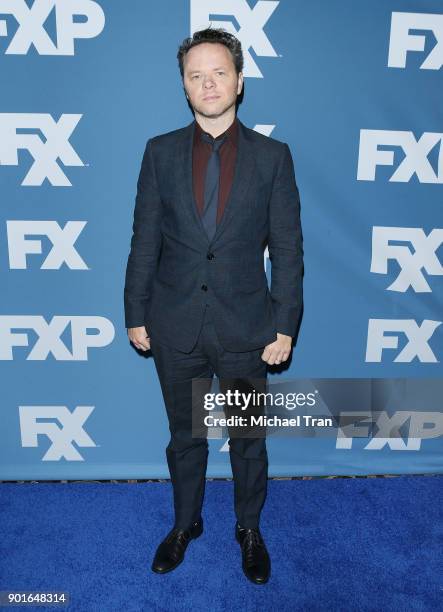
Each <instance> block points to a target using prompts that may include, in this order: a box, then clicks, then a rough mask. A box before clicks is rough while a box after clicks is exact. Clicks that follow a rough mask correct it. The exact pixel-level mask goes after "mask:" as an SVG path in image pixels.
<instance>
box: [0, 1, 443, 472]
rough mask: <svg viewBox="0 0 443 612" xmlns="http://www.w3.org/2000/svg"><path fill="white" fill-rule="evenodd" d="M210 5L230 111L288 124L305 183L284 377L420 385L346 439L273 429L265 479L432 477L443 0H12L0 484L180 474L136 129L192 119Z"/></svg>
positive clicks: (3, 39)
mask: <svg viewBox="0 0 443 612" xmlns="http://www.w3.org/2000/svg"><path fill="white" fill-rule="evenodd" d="M209 23H211V24H212V26H213V27H225V28H227V29H228V30H229V31H231V32H233V33H235V34H236V35H237V36H238V38H239V39H240V40H241V42H242V44H243V49H244V54H245V70H244V75H245V95H244V99H243V103H242V104H241V106H240V108H239V117H240V119H241V120H242V121H243V122H244V123H245V124H246V125H247V126H249V127H251V128H253V129H255V130H257V131H259V132H261V133H263V134H265V135H267V136H271V137H274V138H276V139H278V140H281V141H284V142H287V143H288V145H289V146H290V149H291V152H292V155H293V159H294V165H295V173H296V179H297V183H298V187H299V191H300V197H301V215H302V225H303V236H304V254H305V276H304V314H303V320H302V323H301V328H300V333H299V337H298V341H297V345H296V347H295V348H294V351H293V354H292V358H291V361H290V366H289V368H286V369H284V370H283V371H278V372H270V374H269V380H270V384H272V383H280V382H282V381H288V380H291V379H295V378H301V379H305V380H307V381H309V380H311V381H312V380H317V379H318V380H320V379H323V380H324V379H330V380H331V381H333V380H336V381H337V380H338V379H354V380H360V381H361V382H362V383H363V382H364V381H365V380H372V381H373V382H374V381H375V382H376V381H379V382H380V381H386V384H388V385H389V384H393V383H395V381H397V382H399V383H400V384H401V385H402V388H403V390H405V389H407V385H408V383H411V382H414V381H415V382H416V383H418V382H420V384H421V387H420V388H421V390H422V392H420V391H419V392H417V387H416V386H414V385H413V386H414V393H413V394H412V395H411V394H409V393H408V392H406V393H404V394H403V397H408V398H409V399H411V398H412V397H413V398H414V399H413V401H409V402H407V405H406V403H405V405H403V404H402V402H400V403H397V404H396V405H395V406H394V408H392V407H390V406H389V401H387V400H386V397H385V398H384V400H383V401H380V402H381V403H380V405H379V406H377V405H375V406H374V404H372V409H375V414H377V415H378V416H377V418H378V430H377V429H373V430H372V433H370V428H369V427H366V434H365V435H360V436H356V437H351V438H349V439H347V440H346V441H345V442H344V441H343V439H342V438H341V437H340V436H339V432H338V431H336V435H335V436H333V435H330V436H326V437H323V438H318V439H316V438H301V437H272V436H271V437H270V438H269V440H268V450H269V459H270V475H273V476H277V475H281V476H288V475H300V474H312V475H321V474H366V473H377V474H380V473H407V472H409V473H424V472H442V471H443V469H442V468H443V443H442V433H443V423H442V418H443V413H442V408H441V385H439V382H441V379H442V378H443V368H442V359H443V326H442V322H443V278H442V276H443V267H442V263H441V262H442V255H443V251H442V249H443V247H442V241H443V201H442V197H443V147H442V137H443V113H442V99H443V88H442V73H443V10H442V3H441V2H440V1H437V0H427V1H425V0H422V1H418V0H416V1H412V0H395V1H394V0H359V2H356V1H355V0H333V1H331V0H309V2H308V1H306V0H280V1H268V0H258V1H256V0H163V1H162V2H157V1H153V0H152V1H147V0H128V1H127V2H121V1H119V0H106V1H105V0H97V1H93V0H34V1H31V0H26V1H25V0H0V71H1V97H0V187H1V191H0V193H1V207H0V214H1V219H0V274H1V312H0V368H1V391H2V392H1V430H0V479H3V480H8V479H9V480H15V479H55V480H57V479H65V478H67V479H70V478H72V479H88V478H94V479H95V478H103V479H107V478H122V479H126V478H149V477H167V476H168V474H169V473H168V470H167V464H166V458H165V446H166V444H167V442H168V440H169V431H168V424H167V418H166V412H165V409H164V404H163V399H162V395H161V390H160V385H159V382H158V379H157V375H156V371H155V367H154V363H153V359H152V357H147V356H142V355H140V354H138V353H137V351H135V350H134V349H133V347H132V346H131V345H130V343H129V341H128V339H127V332H126V329H125V326H124V312H123V286H124V273H125V267H126V261H127V256H128V253H129V243H130V237H131V234H132V215H133V208H134V200H135V192H136V181H137V177H138V172H139V168H140V163H141V158H142V155H143V151H144V147H145V144H146V141H147V139H148V138H150V137H152V136H155V135H157V134H161V133H163V132H167V131H170V130H173V129H176V128H179V127H183V126H185V125H187V124H189V123H190V122H191V121H192V119H193V118H192V115H191V114H190V111H189V108H188V106H187V104H186V100H185V97H184V93H183V89H182V85H181V79H180V76H179V70H178V65H177V61H176V53H177V49H178V46H179V44H180V42H181V41H182V40H183V39H184V38H185V37H187V36H189V35H190V34H191V33H192V32H193V31H195V30H197V29H201V28H203V27H206V26H207V25H208V24H209ZM239 265H241V263H240V262H239ZM264 265H265V266H266V270H267V274H268V279H269V278H270V273H271V264H270V262H269V260H268V259H267V253H265V254H264ZM343 384H345V382H343ZM405 385H406V386H405ZM439 389H440V392H439V391H438V390H439ZM382 395H383V394H382ZM359 397H360V396H359V395H356V396H355V405H353V406H352V408H353V410H354V412H355V414H356V415H358V413H359V411H360V410H364V406H362V405H359V404H360V402H359ZM351 403H352V402H351ZM348 407H349V403H348ZM356 418H357V416H356ZM360 423H361V421H360ZM412 423H415V425H414V426H415V431H412ZM357 429H358V428H357V427H356V428H355V430H356V431H357ZM392 429H396V430H397V431H399V432H400V434H401V435H399V436H397V437H395V438H394V437H392V436H390V435H389V431H392ZM425 429H426V430H427V434H426V435H425V436H419V435H418V434H417V430H419V431H421V432H423V431H424V430H425ZM363 430H365V428H363ZM377 431H378V432H379V433H378V434H377ZM360 432H361V426H360ZM380 432H382V433H380ZM383 432H384V433H383ZM386 432H388V434H387V433H386ZM210 447H211V453H210V460H209V467H208V475H209V476H230V475H231V471H230V464H229V455H228V452H227V451H228V447H227V442H226V439H212V440H210Z"/></svg>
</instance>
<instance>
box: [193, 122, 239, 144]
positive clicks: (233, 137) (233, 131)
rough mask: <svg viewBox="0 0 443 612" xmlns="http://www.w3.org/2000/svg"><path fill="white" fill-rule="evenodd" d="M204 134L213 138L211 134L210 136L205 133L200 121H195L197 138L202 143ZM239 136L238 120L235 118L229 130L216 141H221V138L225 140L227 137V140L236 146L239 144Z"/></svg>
mask: <svg viewBox="0 0 443 612" xmlns="http://www.w3.org/2000/svg"><path fill="white" fill-rule="evenodd" d="M203 133H206V134H208V136H211V138H213V137H212V135H211V134H209V133H208V132H204V130H203V129H202V127H201V125H200V124H199V123H198V121H195V135H196V137H198V139H199V140H200V141H201V135H202V134H203ZM237 135H238V119H237V116H235V117H234V121H233V122H232V123H231V125H230V126H229V127H228V129H227V130H225V131H224V132H223V133H222V134H220V135H219V136H217V138H216V139H215V140H219V139H220V138H223V136H226V139H227V140H229V141H231V142H232V143H233V144H235V143H236V142H237Z"/></svg>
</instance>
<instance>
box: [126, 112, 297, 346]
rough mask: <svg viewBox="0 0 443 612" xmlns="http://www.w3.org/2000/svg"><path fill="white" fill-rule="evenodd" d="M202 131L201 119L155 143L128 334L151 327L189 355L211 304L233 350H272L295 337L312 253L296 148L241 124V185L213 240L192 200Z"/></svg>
mask: <svg viewBox="0 0 443 612" xmlns="http://www.w3.org/2000/svg"><path fill="white" fill-rule="evenodd" d="M194 129H195V121H193V122H192V123H190V124H189V125H188V126H187V127H184V128H181V129H178V130H174V131H172V132H168V133H166V134H162V135H160V136H156V137H154V138H151V139H149V140H148V142H147V144H146V148H145V151H144V155H143V160H142V163H141V169H140V174H139V178H138V182H137V195H136V200H135V208H134V218H133V226H132V229H133V234H132V238H131V248H130V253H129V256H128V262H127V267H126V277H125V288H124V306H125V324H126V327H138V326H143V325H145V326H146V328H147V330H148V335H149V336H151V337H152V338H153V339H154V340H155V339H158V340H159V341H160V342H163V343H165V344H168V345H170V346H173V347H175V348H177V349H178V350H180V351H183V352H189V351H191V350H192V348H193V347H194V345H195V343H196V341H197V337H198V334H199V331H200V327H201V323H202V316H203V311H204V308H205V305H206V302H208V303H210V305H211V313H212V317H213V320H214V325H215V328H216V332H217V335H218V338H219V341H220V342H221V344H222V345H223V346H224V348H225V349H226V350H229V351H234V352H241V351H250V350H254V349H257V348H260V347H263V346H265V345H266V344H269V343H271V342H273V341H274V340H276V339H277V332H280V333H282V334H287V335H290V336H294V335H295V332H296V329H297V324H298V320H299V317H300V314H301V307H302V274H303V248H302V231H301V225H300V200H299V192H298V188H297V185H296V181H295V175H294V166H293V161H292V156H291V152H290V150H289V147H288V145H287V144H286V143H283V142H280V141H278V140H275V139H274V138H270V137H267V136H264V135H262V134H259V133H258V132H255V131H254V130H252V129H249V128H247V127H246V126H245V125H244V124H243V123H241V122H240V121H239V131H238V145H237V146H238V149H237V159H236V166H235V172H234V178H233V183H232V187H231V191H230V194H229V197H228V200H227V202H226V207H225V211H224V214H223V216H222V218H221V221H220V222H219V223H218V225H217V230H216V233H215V235H214V237H213V239H212V240H211V241H210V240H209V238H208V237H207V234H206V232H205V229H204V227H203V224H202V222H201V219H200V216H199V214H198V211H197V207H196V203H195V199H194V194H193V184H192V144H193V136H194ZM266 245H267V246H268V250H269V258H270V260H271V263H272V268H271V287H270V290H269V288H268V283H267V278H266V273H265V268H264V249H265V247H266Z"/></svg>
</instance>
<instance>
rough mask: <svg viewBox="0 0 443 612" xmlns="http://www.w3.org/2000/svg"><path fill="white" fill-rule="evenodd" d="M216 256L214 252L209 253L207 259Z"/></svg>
mask: <svg viewBox="0 0 443 612" xmlns="http://www.w3.org/2000/svg"><path fill="white" fill-rule="evenodd" d="M214 257H215V255H214V253H208V254H207V255H206V259H214Z"/></svg>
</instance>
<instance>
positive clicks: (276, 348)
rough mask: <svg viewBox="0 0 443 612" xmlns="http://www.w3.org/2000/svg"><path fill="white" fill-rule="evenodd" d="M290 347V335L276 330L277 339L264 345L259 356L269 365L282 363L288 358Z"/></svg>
mask: <svg viewBox="0 0 443 612" xmlns="http://www.w3.org/2000/svg"><path fill="white" fill-rule="evenodd" d="M291 347H292V336H286V335H285V334H279V333H278V332H277V340H275V341H274V342H271V344H267V345H266V346H265V350H264V351H263V353H262V356H261V358H262V359H263V361H266V363H268V364H269V365H274V364H279V363H282V362H283V361H286V360H287V359H288V357H289V354H290V352H291Z"/></svg>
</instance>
